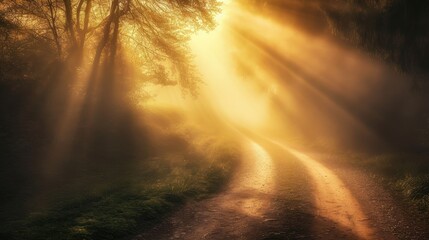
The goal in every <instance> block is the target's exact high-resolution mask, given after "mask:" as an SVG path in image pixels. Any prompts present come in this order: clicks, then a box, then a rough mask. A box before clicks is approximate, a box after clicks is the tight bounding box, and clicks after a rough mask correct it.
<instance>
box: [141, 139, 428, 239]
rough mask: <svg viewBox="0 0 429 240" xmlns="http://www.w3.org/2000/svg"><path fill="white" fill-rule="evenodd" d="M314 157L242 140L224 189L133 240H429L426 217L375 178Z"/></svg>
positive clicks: (284, 147) (277, 144)
mask: <svg viewBox="0 0 429 240" xmlns="http://www.w3.org/2000/svg"><path fill="white" fill-rule="evenodd" d="M313 155H315V154H313ZM315 156H316V157H312V156H310V155H309V154H306V153H304V152H301V151H298V150H297V149H293V148H291V147H289V146H287V145H285V144H283V143H280V142H276V141H274V140H271V139H266V138H261V137H255V136H252V137H248V136H243V161H242V163H241V164H240V167H239V170H238V171H237V172H236V174H235V176H234V177H233V179H232V181H231V183H230V184H229V186H228V187H227V188H226V189H225V190H224V191H223V192H221V193H219V194H217V195H215V196H213V197H211V198H209V199H205V200H203V201H199V202H190V203H188V204H187V205H185V206H184V207H183V208H182V209H180V210H179V211H177V212H175V213H174V214H172V216H170V217H169V218H167V219H166V220H165V221H163V222H161V223H160V224H159V225H157V226H155V227H154V228H152V229H150V230H149V231H147V232H144V233H141V234H139V235H138V236H136V237H135V238H134V240H143V239H151V240H152V239H159V240H162V239H189V240H195V239H218V240H225V239H266V240H268V239H328V240H329V239H388V240H394V239H429V233H428V232H429V231H428V229H427V226H429V225H427V223H428V222H427V220H425V219H420V218H416V217H415V216H417V215H414V214H413V211H414V210H413V209H410V208H409V206H405V205H404V204H401V203H400V202H401V201H399V200H398V198H397V196H395V195H394V194H392V193H391V192H389V191H387V190H385V188H384V187H383V185H382V184H381V183H379V182H377V180H376V179H374V178H371V176H370V175H368V174H366V173H364V172H362V171H361V170H359V169H354V168H352V167H350V166H344V165H338V164H337V163H335V159H332V157H327V156H323V155H320V154H319V155H315Z"/></svg>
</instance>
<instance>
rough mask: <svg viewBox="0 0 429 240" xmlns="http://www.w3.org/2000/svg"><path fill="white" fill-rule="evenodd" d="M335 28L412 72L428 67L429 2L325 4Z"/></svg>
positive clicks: (359, 0) (391, 0)
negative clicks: (428, 13)
mask: <svg viewBox="0 0 429 240" xmlns="http://www.w3.org/2000/svg"><path fill="white" fill-rule="evenodd" d="M324 6H325V7H324V11H325V12H326V15H327V16H328V19H329V21H330V24H331V27H332V30H333V31H334V33H336V34H337V35H339V36H341V37H343V38H344V39H347V40H348V41H350V42H352V43H354V44H356V45H357V46H360V47H362V48H364V49H365V50H369V51H370V52H372V53H373V54H375V55H377V56H378V57H380V58H382V59H383V60H387V61H389V62H392V63H394V64H396V66H398V68H399V69H401V70H403V71H406V72H409V73H413V74H417V75H419V74H427V73H428V70H429V65H428V61H426V59H427V57H428V53H429V31H428V29H429V19H428V15H427V12H428V11H429V3H428V2H427V1H420V0H348V1H346V2H344V4H342V5H341V4H334V5H324Z"/></svg>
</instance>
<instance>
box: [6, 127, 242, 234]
mask: <svg viewBox="0 0 429 240" xmlns="http://www.w3.org/2000/svg"><path fill="white" fill-rule="evenodd" d="M155 120H156V121H155V122H156V123H154V125H153V126H151V129H152V133H148V134H149V135H154V138H153V139H152V143H153V145H155V146H158V147H156V149H152V150H153V151H152V152H153V154H151V156H150V157H146V158H144V159H140V160H133V161H129V163H128V162H127V159H123V160H122V161H123V162H122V163H121V164H118V165H117V166H119V167H115V168H113V166H110V167H109V168H110V169H108V170H106V169H100V170H98V171H94V170H91V171H89V172H87V173H82V174H80V175H79V178H76V179H73V180H72V181H68V184H64V185H62V186H61V188H60V189H57V190H52V191H51V192H50V193H49V194H48V196H47V197H45V198H47V199H48V200H45V204H44V207H35V208H33V209H32V210H31V211H30V212H29V213H28V214H26V215H25V216H24V217H20V218H17V219H14V220H13V221H9V222H8V223H7V224H4V225H3V226H2V227H1V229H0V230H1V234H0V238H1V239H20V240H22V239H34V240H36V239H40V240H42V239H43V240H49V239H52V240H54V239H55V240H58V239H62V240H82V239H85V240H97V239H103V240H106V239H122V238H126V237H129V236H133V235H134V234H136V233H138V232H139V231H143V230H144V229H145V228H147V227H150V226H151V225H153V224H154V223H156V222H157V221H159V220H160V219H162V218H163V217H165V216H166V215H167V214H168V213H170V212H172V211H174V210H175V209H177V208H178V207H179V206H180V205H182V204H183V203H184V202H186V201H188V200H197V199H201V198H204V197H206V196H207V195H209V194H211V193H214V192H216V191H218V190H219V189H220V188H222V186H224V185H225V183H226V182H227V180H228V179H229V177H230V176H231V174H232V172H233V170H234V166H235V164H236V162H237V159H238V158H239V149H238V147H237V145H236V143H235V142H234V141H233V140H231V139H228V138H226V137H222V136H221V135H219V134H213V132H212V133H210V132H204V131H200V130H197V129H195V128H194V127H191V126H189V125H185V124H182V123H183V121H179V120H175V121H176V122H179V123H175V124H173V123H172V122H171V121H161V120H162V119H155ZM164 120H165V119H164ZM162 129H164V130H162ZM153 132H156V134H153ZM120 165H130V166H131V167H130V166H127V167H120ZM112 168H113V169H112ZM29 202H30V204H31V203H32V202H37V201H29Z"/></svg>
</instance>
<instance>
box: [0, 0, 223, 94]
mask: <svg viewBox="0 0 429 240" xmlns="http://www.w3.org/2000/svg"><path fill="white" fill-rule="evenodd" d="M219 9H220V3H219V2H218V1H217V0H161V1H155V0H149V1H147V0H111V1H107V0H34V1H28V0H8V1H0V33H1V35H2V36H3V37H2V39H1V41H2V42H3V43H4V44H3V43H2V46H7V47H8V50H12V51H15V52H16V51H18V50H19V49H17V48H23V46H28V47H34V46H32V45H31V44H30V43H31V42H38V43H39V44H40V43H43V44H42V45H44V46H46V47H47V48H49V49H50V51H51V52H52V53H55V54H54V55H55V58H56V60H59V61H61V62H66V63H67V64H69V65H70V67H71V68H79V67H81V66H82V65H83V64H91V65H92V71H93V73H92V74H93V75H96V74H97V72H98V71H99V66H100V64H105V66H107V67H106V69H111V67H112V65H114V64H115V63H114V62H115V59H116V57H117V54H118V51H122V52H123V53H124V54H126V53H127V52H128V55H129V56H131V57H132V61H135V62H136V63H137V65H138V66H142V67H140V72H141V73H142V76H143V77H144V78H146V79H150V80H153V81H154V82H157V83H160V84H167V83H179V84H180V86H182V87H183V88H185V89H188V90H192V91H193V90H194V89H195V87H196V82H197V81H196V78H195V75H194V74H193V73H192V72H193V71H192V64H191V63H190V61H189V60H190V56H189V51H188V45H187V41H188V40H189V38H190V36H191V34H192V33H194V32H196V31H199V30H210V29H211V28H213V27H214V26H215V23H214V15H215V14H216V13H217V12H218V11H219ZM17 42H20V44H18V45H19V46H16V44H15V43H17ZM24 48H25V47H24Z"/></svg>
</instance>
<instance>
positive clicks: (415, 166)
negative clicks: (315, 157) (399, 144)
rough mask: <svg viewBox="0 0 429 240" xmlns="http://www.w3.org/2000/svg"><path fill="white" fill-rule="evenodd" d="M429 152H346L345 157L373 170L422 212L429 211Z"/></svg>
mask: <svg viewBox="0 0 429 240" xmlns="http://www.w3.org/2000/svg"><path fill="white" fill-rule="evenodd" d="M428 159H429V156H428V154H416V153H393V152H391V153H378V154H374V153H372V154H369V153H343V154H339V155H338V157H336V158H335V161H339V162H341V161H345V162H347V163H348V164H350V163H352V164H354V165H356V166H357V167H360V168H362V169H364V170H365V171H370V172H371V173H372V174H373V175H374V176H375V177H376V178H378V179H380V180H382V181H383V182H384V183H386V185H388V186H389V187H390V188H391V190H392V191H395V192H398V193H400V195H402V196H403V197H404V198H405V199H406V200H408V201H409V202H410V203H411V204H413V205H415V206H417V207H418V209H420V210H421V211H422V212H425V213H427V212H429V161H428Z"/></svg>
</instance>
